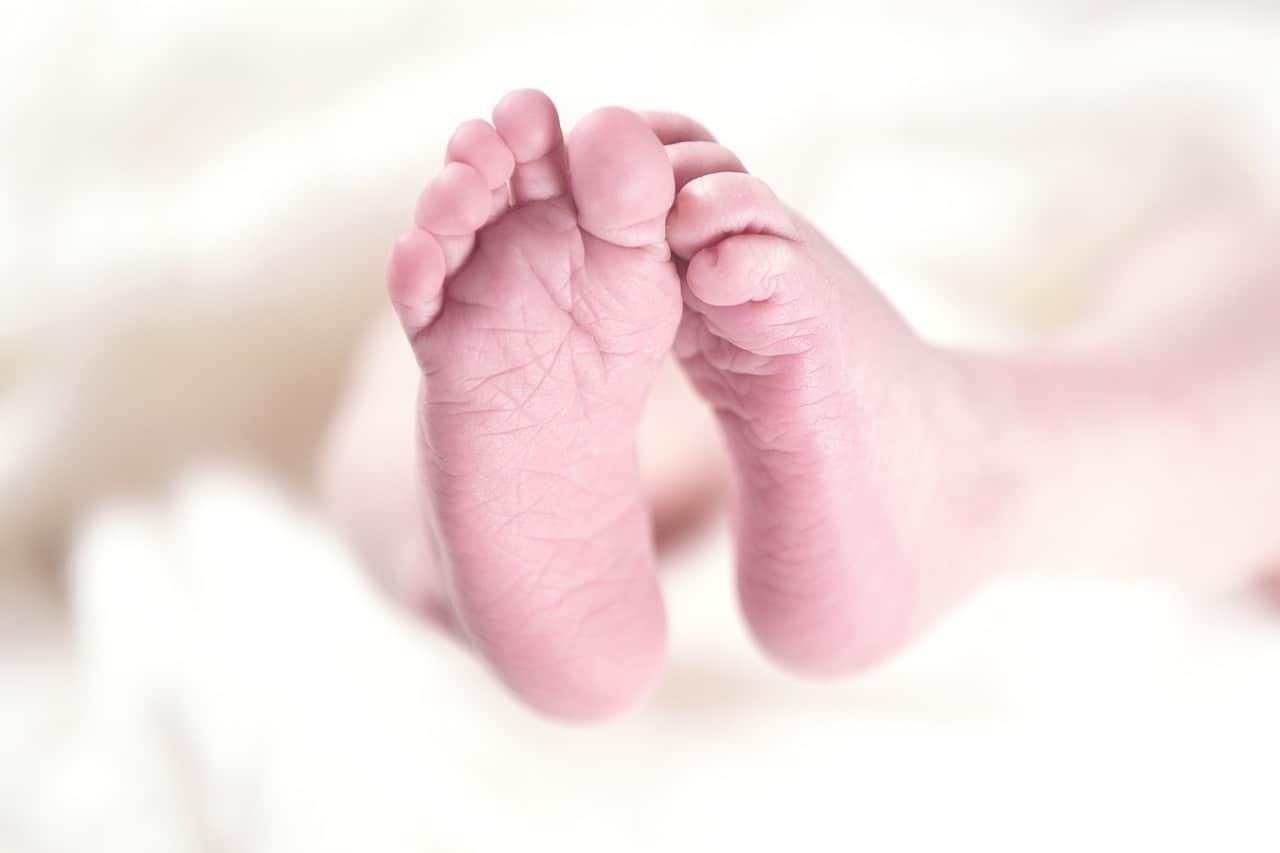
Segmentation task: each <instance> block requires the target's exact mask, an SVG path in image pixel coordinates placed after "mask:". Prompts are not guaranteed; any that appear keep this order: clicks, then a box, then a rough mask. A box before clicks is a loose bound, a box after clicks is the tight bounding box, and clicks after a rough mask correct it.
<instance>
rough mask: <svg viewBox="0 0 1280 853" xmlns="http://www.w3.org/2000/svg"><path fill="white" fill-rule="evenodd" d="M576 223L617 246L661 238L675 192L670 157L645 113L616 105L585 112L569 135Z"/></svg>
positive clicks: (649, 243)
mask: <svg viewBox="0 0 1280 853" xmlns="http://www.w3.org/2000/svg"><path fill="white" fill-rule="evenodd" d="M568 152H569V179H570V183H571V185H572V188H573V200H574V204H575V205H576V207H577V210H578V224H579V225H580V226H581V227H582V228H583V229H584V230H586V231H587V232H589V233H591V234H593V235H594V236H596V237H599V238H600V239H602V240H606V241H608V242H610V243H614V244H617V245H621V246H645V245H652V244H655V243H661V242H662V241H663V239H664V236H665V230H666V229H665V221H666V216H667V212H668V211H669V210H670V209H671V202H672V199H673V198H674V197H675V179H674V177H673V175H672V171H671V162H670V160H668V159H667V153H666V151H665V150H664V149H663V147H662V143H661V142H659V141H658V137H657V136H655V135H654V133H653V131H652V130H650V129H649V125H647V124H646V123H645V121H644V119H642V118H640V116H638V115H636V114H635V113H633V112H631V111H629V110H624V109H622V108H620V107H605V108H604V109H600V110H596V111H595V112H593V113H591V114H589V115H588V116H587V117H586V118H584V119H583V120H582V121H581V122H579V123H578V126H577V127H575V128H574V129H573V132H572V133H571V134H570V135H569V142H568Z"/></svg>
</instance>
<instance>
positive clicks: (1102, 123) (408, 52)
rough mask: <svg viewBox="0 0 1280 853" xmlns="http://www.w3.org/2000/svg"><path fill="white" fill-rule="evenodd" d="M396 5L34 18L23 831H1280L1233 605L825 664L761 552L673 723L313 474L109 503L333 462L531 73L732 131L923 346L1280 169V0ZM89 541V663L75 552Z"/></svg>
mask: <svg viewBox="0 0 1280 853" xmlns="http://www.w3.org/2000/svg"><path fill="white" fill-rule="evenodd" d="M356 5H357V4H352V8H350V9H347V10H341V9H339V8H338V7H336V6H335V5H332V4H313V5H307V6H304V5H300V4H299V5H291V4H285V3H281V2H271V3H261V2H249V0H240V2H234V3H219V4H209V5H207V6H204V5H195V4H191V3H186V2H178V0H173V2H169V3H140V2H139V3H110V4H106V3H103V4H90V3H80V4H71V3H58V4H49V3H34V2H33V3H26V4H24V3H17V4H9V5H6V6H5V7H4V10H3V11H2V12H0V235H3V236H2V237H0V582H3V583H4V584H5V585H6V586H5V591H4V592H3V594H0V605H3V609H4V611H5V612H4V613H3V614H0V620H3V621H0V626H3V629H0V666H3V668H4V671H3V678H2V679H0V755H3V758H2V759H0V848H4V849H15V850H85V849H95V850H112V849H120V850H129V851H144V850H153V849H154V850H164V851H181V850H188V849H190V850H197V849H209V848H210V847H215V848H220V849H231V850H247V851H277V850H286V851H287V850H295V849H296V850H312V851H315V850H351V849H371V850H375V849H376V850H384V851H398V850H422V849H477V850H494V849H499V850H505V849H511V848H513V847H517V846H519V847H523V848H533V849H542V848H547V849H550V848H551V847H552V846H557V847H562V848H568V849H578V848H581V849H593V850H598V849H655V848H667V849H721V848H728V847H729V846H730V845H731V844H732V845H734V846H737V847H739V848H743V849H774V848H775V847H777V846H781V845H784V844H786V845H791V846H795V847H797V848H800V849H804V848H813V847H818V848H820V847H824V846H826V847H832V848H839V849H848V848H851V847H855V846H857V845H859V844H861V845H862V846H864V847H867V848H868V849H938V848H939V847H941V846H943V845H944V844H956V845H958V846H960V847H962V848H967V847H972V846H975V845H976V844H978V843H980V842H981V843H982V844H983V846H985V847H986V848H988V849H1010V850H1024V849H1028V848H1034V849H1064V850H1068V849H1070V850H1076V849H1081V848H1086V847H1087V848H1094V849H1145V848H1148V847H1154V846H1156V845H1157V844H1159V845H1162V846H1164V847H1166V848H1176V849H1205V848H1208V847H1214V848H1218V849H1233V850H1246V849H1274V838H1275V836H1274V827H1273V825H1272V823H1273V821H1271V820H1270V818H1269V816H1270V815H1271V814H1273V810H1272V808H1271V806H1272V804H1271V803H1270V802H1268V801H1267V800H1266V796H1267V794H1268V792H1269V791H1273V790H1274V779H1273V778H1272V777H1273V776H1274V773H1275V770H1274V769H1273V768H1276V767H1280V763H1278V762H1277V761H1276V759H1277V758H1280V756H1277V755H1274V754H1270V755H1269V754H1267V753H1268V752H1272V753H1273V752H1274V751H1275V745H1276V743H1277V738H1276V737H1275V736H1274V725H1275V720H1276V719H1280V716H1277V713H1276V712H1277V710H1280V704H1278V699H1277V695H1276V690H1275V688H1274V687H1273V684H1274V681H1275V679H1274V678H1272V677H1271V675H1272V674H1274V673H1275V672H1276V671H1277V667H1276V663H1277V660H1276V658H1277V656H1278V654H1280V651H1278V649H1277V639H1276V632H1275V630H1274V629H1273V628H1271V627H1270V626H1269V625H1267V624H1266V623H1265V622H1264V621H1263V620H1261V619H1260V618H1257V617H1256V614H1250V613H1248V612H1242V611H1241V610H1240V606H1238V605H1236V604H1233V603H1232V602H1230V601H1224V600H1222V599H1221V598H1218V597H1214V596H1204V595H1198V594H1196V593H1195V592H1194V591H1187V590H1179V589H1173V588H1167V587H1162V586H1160V585H1158V584H1154V583H1151V582H1136V581H1132V582H1131V581H1118V580H1110V581H1101V580H1073V581H1068V580H1061V579H1059V580H1047V579H1028V580H1018V581H1008V582H1006V583H1005V584H1003V585H1002V586H1000V587H998V588H996V589H995V590H993V591H991V592H990V593H988V594H986V595H985V596H984V597H983V598H982V599H981V600H980V601H979V602H977V603H976V604H975V605H974V606H973V607H972V608H971V609H969V610H967V611H966V612H964V613H963V614H961V615H960V616H959V617H958V618H957V620H956V621H955V622H953V623H952V624H951V625H950V626H949V627H947V628H946V629H944V630H943V631H942V632H940V633H939V634H938V635H936V636H935V637H934V638H932V640H931V641H930V642H929V643H928V644H926V646H925V647H924V648H923V649H921V650H920V651H919V652H917V653H915V654H913V655H912V656H910V657H908V658H907V659H905V660H904V661H902V662H901V663H899V664H895V665H894V666H892V667H890V668H889V669H887V670H886V671H884V672H883V673H881V674H878V675H876V676H873V677H871V678H868V679H865V680H859V681H855V682H851V683H848V684H843V685H837V686H832V685H806V684H798V683H796V682H793V681H790V680H788V679H787V678H785V677H784V676H782V675H779V674H777V673H774V672H772V671H771V670H769V669H768V668H767V667H766V666H765V664H763V663H762V662H760V661H759V660H758V659H757V658H756V657H755V656H754V654H753V653H752V652H751V651H750V650H749V646H748V643H747V642H746V640H745V639H744V638H743V636H742V632H741V630H740V628H739V627H738V625H737V622H736V620H735V618H734V616H733V613H732V609H731V596H730V594H729V586H728V580H727V576H728V565H729V557H728V553H727V546H726V545H725V543H724V541H723V539H722V538H721V539H718V540H716V541H715V542H711V543H708V544H707V545H706V546H705V549H704V551H702V552H699V553H696V554H691V555H687V557H686V559H687V561H688V562H690V563H697V564H698V566H697V571H690V572H684V573H676V574H674V575H673V576H672V579H671V583H670V585H671V587H672V589H671V592H672V601H673V606H674V617H673V618H674V625H675V634H674V637H673V644H672V645H673V657H674V661H673V666H672V671H671V675H670V676H669V678H668V679H667V681H666V682H665V683H664V686H663V687H662V689H661V691H660V692H659V695H658V696H657V697H656V699H655V701H654V702H653V704H652V705H651V706H650V707H649V708H647V709H646V710H645V711H643V712H641V713H639V714H637V715H635V716H634V717H632V718H631V719H629V720H627V721H624V722H622V723H619V724H617V725H615V726H610V727H606V728H604V729H602V730H599V731H587V732H583V731H576V730H562V729H559V728H556V727H554V726H550V725H548V724H544V723H541V722H538V721H535V720H531V719H529V718H528V717H527V716H526V715H525V714H524V713H523V712H522V711H520V710H519V709H518V708H515V707H514V706H512V705H511V704H510V703H509V702H508V700H507V699H506V698H505V697H504V696H502V695H501V694H500V692H499V691H498V690H497V689H496V688H495V687H493V686H492V685H491V684H490V683H489V680H488V679H487V678H486V677H485V676H484V675H483V673H481V672H479V670H478V668H477V667H476V665H475V664H473V663H472V662H471V661H470V660H468V659H467V658H466V657H465V656H463V655H461V654H460V653H459V652H458V651H457V650H456V649H455V648H453V647H452V646H451V645H450V644H449V643H448V642H447V641H445V640H442V639H441V638H438V637H434V636H430V635H427V634H424V633H423V632H421V631H418V630H415V629H413V628H412V627H411V626H408V625H406V624H402V623H401V622H399V621H398V620H397V619H396V618H395V617H394V616H392V615H391V614H390V613H389V611H387V610H386V609H385V608H383V607H382V606H381V605H380V604H378V603H377V601H376V599H374V598H372V597H371V596H370V594H369V593H368V592H367V591H366V590H365V589H364V587H363V585H362V582H361V581H360V580H359V573H358V569H357V567H356V566H355V564H354V561H353V560H352V559H351V558H350V556H349V555H347V554H345V553H344V552H343V551H342V550H341V548H340V547H339V546H338V545H336V544H335V541H334V537H333V535H332V533H331V532H329V531H326V530H324V529H322V528H321V527H319V526H318V524H317V523H316V522H315V521H314V520H310V519H309V518H307V517H306V515H305V514H301V513H300V512H299V511H298V510H297V509H296V508H294V507H292V506H290V505H289V503H288V502H287V501H285V500H284V499H282V498H279V497H276V496H273V495H275V493H276V491H277V488H276V487H275V486H262V485H255V484H254V483H253V481H245V480H242V479H237V478H227V477H225V476H215V477H212V478H205V479H198V480H196V481H193V482H192V483H190V484H189V485H188V486H186V487H185V488H184V490H183V491H181V493H180V497H179V498H178V499H176V501H175V502H173V503H172V505H167V506H163V507H162V508H159V509H155V510H147V509H138V508H133V509H118V508H117V509H110V508H108V509H106V510H101V509H100V507H101V502H102V501H103V500H104V499H105V498H106V497H107V496H110V495H112V494H114V493H118V492H119V491H121V490H122V489H124V488H126V487H130V486H133V485H137V484H139V483H142V482H148V481H151V482H155V481H160V482H163V481H164V480H166V479H168V478H169V477H170V476H171V474H172V472H173V471H174V470H175V469H178V468H181V467H183V466H185V465H187V464H189V463H190V461H191V460H192V459H194V458H196V457H198V456H201V455H206V454H209V453H224V452H234V453H236V454H238V455H241V456H244V455H245V454H251V456H252V458H254V459H257V460H260V461H261V462H262V463H263V465H264V466H266V468H265V470H269V471H272V472H274V474H273V476H286V477H288V476H294V477H298V476H300V477H305V476H306V475H307V463H308V460H309V454H310V452H311V449H312V447H313V444H314V440H315V437H316V435H317V434H318V432H319V431H320V430H321V429H322V427H323V424H324V420H325V417H326V414H327V411H328V407H329V406H330V405H331V401H332V398H333V394H334V392H335V389H336V388H338V387H340V384H341V381H342V370H343V366H344V364H345V362H346V356H347V354H348V352H349V350H350V348H351V346H352V344H353V342H354V339H355V336H356V335H357V334H358V332H359V330H360V329H361V328H362V327H363V325H364V323H365V322H366V320H367V318H368V316H369V314H370V312H371V311H373V310H375V306H377V305H378V300H379V286H380V285H379V276H380V270H381V264H382V260H383V256H384V252H385V247H386V245H387V244H388V242H389V240H390V238H391V236H392V235H393V234H394V233H395V231H396V229H398V228H399V227H401V225H402V224H403V223H404V222H405V221H406V218H407V211H408V210H409V208H410V206H411V204H412V200H413V198H414V196H415V194H416V192H417V189H418V187H419V186H420V185H421V183H422V182H423V180H424V179H425V178H426V177H427V176H429V175H430V173H431V171H432V170H433V169H434V168H435V166H436V163H437V161H438V158H439V156H440V153H441V151H442V149H443V145H444V142H445V140H446V139H447V135H448V133H449V131H450V130H451V128H452V126H453V125H454V124H455V123H457V122H458V121H460V120H461V119H463V118H466V117H469V116H471V115H474V114H476V113H480V114H484V113H485V112H486V111H487V108H488V106H489V104H491V102H492V101H493V100H494V99H495V98H496V97H498V96H499V95H500V94H502V93H503V92H504V91H506V90H507V89H509V88H512V87H515V86H524V85H534V86H539V87H541V88H544V89H546V90H547V91H549V92H550V93H551V94H552V95H553V96H554V97H556V98H557V100H558V101H559V102H560V104H561V106H562V109H563V112H564V115H565V117H566V119H569V120H572V118H573V117H575V116H577V115H579V114H581V113H582V112H584V111H585V110H587V109H589V108H591V107H593V106H596V105H599V104H601V103H610V102H616V103H623V104H627V105H632V106H638V107H670V108H676V109H682V110H685V111H688V112H690V113H692V114H694V115H696V116H698V117H699V118H701V119H702V120H704V121H705V122H706V123H707V124H708V125H710V126H711V127H712V128H713V129H714V130H715V131H716V132H717V134H718V135H720V137H721V138H722V139H723V140H725V141H726V142H727V143H729V144H730V145H731V146H732V147H734V148H735V149H736V150H737V151H738V152H739V153H740V154H741V156H742V158H743V159H744V161H745V162H746V163H747V165H748V166H750V167H751V168H752V169H753V170H754V171H757V172H758V173H760V174H762V175H763V176H764V177H766V178H767V179H768V180H770V181H771V182H772V183H773V184H774V186H775V187H776V188H777V189H778V190H779V192H780V194H781V195H783V196H784V197H785V198H786V199H787V200H788V201H790V202H791V203H792V204H794V205H795V206H796V207H798V208H800V209H803V210H804V211H806V212H807V213H808V214H809V215H810V216H811V217H812V218H813V219H815V220H816V221H817V222H818V223H819V224H820V225H821V226H823V227H824V228H825V229H826V230H827V231H829V232H830V233H831V234H832V235H833V236H834V237H835V238H836V239H837V241H838V242H839V243H840V244H841V245H842V246H844V247H845V248H846V249H847V250H848V251H849V252H850V253H851V254H853V255H854V256H855V257H856V258H857V259H858V260H859V262H860V263H861V264H862V265H863V266H864V267H866V268H867V269H868V271H869V272H871V273H872V274H873V275H874V276H875V277H877V278H878V279H879V280H880V281H882V282H883V283H884V284H885V286H886V287H888V288H889V289H890V292H891V295H892V296H893V298H894V299H895V301H897V302H898V304H899V305H901V306H902V307H903V308H904V310H906V311H907V313H908V314H909V315H910V316H911V317H912V319H913V320H914V321H915V322H916V323H917V324H919V325H920V326H921V327H922V328H924V329H925V330H926V331H928V332H929V333H930V334H932V335H934V336H937V337H940V338H946V339H950V340H958V341H969V342H993V341H999V340H1005V339H1009V338H1012V337H1017V336H1021V335H1025V334H1028V333H1030V332H1034V331H1035V330H1037V329H1042V328H1046V327H1051V326H1053V325H1054V324H1057V323H1060V322H1063V321H1065V320H1066V319H1069V318H1070V317H1071V316H1072V314H1073V313H1074V312H1076V311H1077V310H1079V307H1080V305H1081V304H1082V302H1083V300H1085V299H1086V298H1087V289H1086V288H1084V287H1083V286H1082V283H1083V282H1087V281H1088V280H1090V278H1091V277H1092V276H1093V275H1094V274H1095V273H1096V272H1097V271H1098V270H1099V269H1100V268H1102V267H1104V266H1105V265H1106V263H1107V260H1108V258H1109V257H1110V256H1111V254H1112V253H1113V252H1114V251H1116V250H1117V248H1118V247H1120V246H1122V245H1123V244H1124V242H1125V241H1126V240H1129V239H1132V238H1133V237H1134V236H1136V235H1138V234H1140V233H1141V232H1142V231H1143V230H1144V229H1146V228H1149V227H1152V226H1153V225H1155V224H1156V223H1158V222H1159V221H1160V220H1161V219H1162V218H1163V217H1165V216H1168V215H1171V214H1173V213H1175V212H1176V211H1177V210H1178V209H1179V208H1181V207H1183V206H1186V205H1189V204H1191V203H1193V202H1194V201H1195V200H1196V199H1197V198H1200V197H1203V196H1205V195H1206V194H1213V193H1218V194H1221V193H1243V192H1254V191H1257V192H1265V191H1268V190H1274V189H1275V188H1276V187H1277V185H1278V184H1280V111H1277V110H1276V109H1275V108H1274V103H1275V92H1277V91H1280V67H1278V66H1280V60H1278V59H1277V57H1280V21H1278V20H1277V13H1276V12H1275V11H1274V9H1272V8H1271V6H1270V4H1265V3H1249V2H1244V0H1238V2H1208V0H1206V2H1203V3H1200V4H1172V3H1169V4H1165V3H1156V2H1145V3H1144V2H1132V3H1126V4H1109V3H1100V2H1091V1H1090V0H1044V2H1038V3H1021V4H1014V3H1004V2H996V0H974V2H966V3H955V2H946V0H932V1H931V2H930V0H915V2H905V3H904V2H899V3H894V4H881V3H871V2H866V3H843V4H827V3H820V2H816V1H815V0H792V2H786V3H781V4H769V3H764V2H761V1H760V0H752V2H733V3H729V2H723V3H707V4H702V5H698V4H690V3H681V2H670V3H662V4H650V5H648V6H646V11H644V12H643V13H642V12H641V10H640V9H639V8H637V7H633V8H629V9H627V10H626V11H625V12H623V11H618V10H617V9H615V8H614V6H613V4H600V3H587V2H577V3H573V4H569V5H563V4H562V5H561V6H559V7H558V9H557V10H555V11H554V12H552V11H549V10H545V9H538V10H536V11H534V10H532V9H525V8H518V7H515V6H514V5H512V6H511V7H504V6H500V5H490V4H474V3H454V4H438V5H437V4H420V3H412V2H408V0H380V2H373V3H362V4H358V6H359V7H358V8H356ZM888 7H891V8H892V10H893V11H888V10H887V8H888ZM648 10H651V11H648ZM282 400H284V401H287V404H286V405H281V401H282ZM87 516H88V517H91V518H92V519H93V520H92V521H89V522H85V521H84V519H85V518H86V517H87ZM86 524H87V526H85V525H86ZM78 527H79V528H83V529H82V533H81V534H80V535H79V537H78V539H77V540H76V541H77V542H78V544H77V545H76V547H75V548H74V550H73V552H72V557H71V558H70V559H69V568H70V570H71V571H70V572H69V578H70V581H69V587H70V590H71V594H72V598H73V600H74V602H75V608H74V609H73V614H74V620H73V621H74V625H75V636H76V638H77V643H76V644H75V645H74V646H73V647H69V646H68V645H67V641H66V635H65V633H60V631H59V627H58V626H59V625H61V624H63V622H62V615H61V613H60V611H59V609H58V608H57V607H56V606H54V605H53V604H50V603H49V602H52V601H55V598H54V596H53V595H52V594H51V593H50V592H49V591H48V590H47V587H46V585H45V584H43V583H42V582H41V581H40V580H39V578H40V577H41V575H40V574H39V569H40V567H41V566H45V567H46V568H47V564H49V563H50V562H57V559H56V557H54V558H51V557H49V556H48V553H49V551H48V550H47V548H46V546H47V545H48V544H49V542H51V541H52V542H53V543H55V545H56V544H57V543H59V542H62V541H64V540H65V537H66V536H67V534H68V532H69V531H70V530H72V529H75V528H78ZM28 565H34V566H35V567H36V569H35V570H28V569H26V568H25V567H26V566H28ZM18 613H20V614H22V616H23V618H22V619H21V620H19V619H17V617H16V615H14V614H18ZM73 666H74V667H75V668H76V669H75V671H76V672H77V673H78V676H77V679H78V680H77V679H73V678H72V677H71V675H70V673H71V672H72V667H73Z"/></svg>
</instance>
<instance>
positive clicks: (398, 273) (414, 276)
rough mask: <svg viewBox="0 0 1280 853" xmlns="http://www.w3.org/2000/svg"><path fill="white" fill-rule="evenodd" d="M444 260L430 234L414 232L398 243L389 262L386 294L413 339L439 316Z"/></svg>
mask: <svg viewBox="0 0 1280 853" xmlns="http://www.w3.org/2000/svg"><path fill="white" fill-rule="evenodd" d="M444 275H445V259H444V255H443V254H442V253H441V251H440V246H439V245H438V244H437V243H436V241H435V239H433V238H432V236H431V235H430V234H428V233H427V232H425V231H422V230H419V229H416V228H415V229H412V230H410V231H407V232H405V233H404V234H402V235H401V236H400V237H399V239H397V240H396V242H395V246H394V247H393V248H392V250H391V258H390V259H389V260H388V261H387V295H388V296H389V297H390V299H391V304H392V306H393V307H394V308H395V311H396V315H397V316H398V317H399V318H400V325H401V326H403V327H404V330H405V333H406V334H407V335H408V336H409V339H410V340H413V339H414V338H415V337H417V335H418V334H419V333H420V332H421V331H422V330H423V329H425V328H427V326H429V325H431V321H432V320H434V319H435V318H436V316H437V315H438V314H439V313H440V306H441V293H442V292H443V284H444Z"/></svg>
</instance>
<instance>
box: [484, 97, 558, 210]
mask: <svg viewBox="0 0 1280 853" xmlns="http://www.w3.org/2000/svg"><path fill="white" fill-rule="evenodd" d="M493 126H494V127H495V128H496V129H497V132H498V134H499V135H500V136H501V137H502V140H503V142H505V143H506V145H507V148H508V149H509V150H510V151H511V154H512V156H513V157H514V160H515V167H514V170H513V173H512V175H511V200H512V201H513V202H514V203H516V204H523V203H525V202H530V201H542V200H545V199H550V198H559V197H560V196H562V195H564V194H565V193H566V192H568V189H569V183H568V177H567V176H566V174H565V161H564V135H563V133H562V132H561V130H560V115H559V113H557V112H556V106H555V104H553V103H552V102H551V99H550V98H548V97H547V96H546V95H545V94H543V93H542V92H539V91H537V90H536V89H519V90H517V91H515V92H512V93H511V94H509V95H507V96H506V97H505V98H503V99H502V100H501V101H499V102H498V105H497V106H496V107H494V108H493Z"/></svg>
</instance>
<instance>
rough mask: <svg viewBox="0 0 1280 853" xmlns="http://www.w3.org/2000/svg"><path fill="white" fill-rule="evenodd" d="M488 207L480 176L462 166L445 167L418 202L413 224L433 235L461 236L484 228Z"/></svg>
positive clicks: (485, 185)
mask: <svg viewBox="0 0 1280 853" xmlns="http://www.w3.org/2000/svg"><path fill="white" fill-rule="evenodd" d="M491 207H492V194H491V193H490V191H489V185H488V183H487V182H486V181H485V179H484V176H482V175H481V174H480V172H478V171H477V170H476V169H475V168H473V167H472V166H469V165H467V164H466V163H458V162H454V163H448V164H446V165H445V167H444V168H443V169H442V170H441V171H440V174H439V175H437V176H436V178H435V180H434V181H432V182H431V184H430V185H429V186H428V187H427V188H426V189H425V190H423V192H422V195H421V196H420V197H419V198H418V206H417V210H416V211H415V213H414V221H415V222H416V223H417V225H418V227H419V228H424V229H426V230H427V231H430V232H432V233H433V234H438V235H441V236H446V237H455V236H463V235H467V234H471V233H473V232H474V231H475V230H476V229H477V228H480V227H481V226H482V225H484V223H485V221H486V220H487V219H488V218H489V213H490V208H491Z"/></svg>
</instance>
